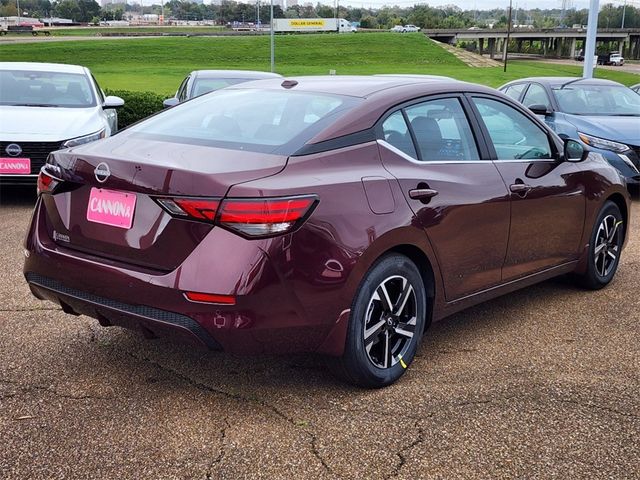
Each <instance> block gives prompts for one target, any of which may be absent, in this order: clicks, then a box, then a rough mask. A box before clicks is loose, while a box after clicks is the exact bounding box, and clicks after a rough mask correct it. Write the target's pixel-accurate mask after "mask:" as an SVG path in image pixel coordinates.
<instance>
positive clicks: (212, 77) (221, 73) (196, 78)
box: [164, 70, 282, 107]
mask: <svg viewBox="0 0 640 480" xmlns="http://www.w3.org/2000/svg"><path fill="white" fill-rule="evenodd" d="M265 78H282V76H281V75H278V74H277V73H270V72H257V71H253V70H195V71H193V72H191V73H190V74H189V75H187V77H186V78H185V79H184V80H183V81H182V83H181V84H180V87H178V91H177V92H176V94H175V96H174V97H171V98H167V99H166V100H165V101H164V106H165V107H173V106H175V105H177V104H178V103H181V102H184V101H187V100H189V99H190V98H193V97H198V96H200V95H204V94H205V93H209V92H213V91H214V90H219V89H221V88H225V87H228V86H229V85H236V84H238V83H242V82H250V81H253V80H263V79H265Z"/></svg>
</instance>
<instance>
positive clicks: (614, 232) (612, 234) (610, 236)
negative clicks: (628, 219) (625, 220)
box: [607, 222, 622, 243]
mask: <svg viewBox="0 0 640 480" xmlns="http://www.w3.org/2000/svg"><path fill="white" fill-rule="evenodd" d="M620 223H622V222H616V223H615V225H614V226H613V230H611V234H610V235H609V236H608V237H607V241H608V242H609V243H611V242H613V238H614V237H615V236H616V232H617V231H618V225H620Z"/></svg>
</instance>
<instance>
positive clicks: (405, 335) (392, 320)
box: [363, 275, 418, 369]
mask: <svg viewBox="0 0 640 480" xmlns="http://www.w3.org/2000/svg"><path fill="white" fill-rule="evenodd" d="M417 308H418V305H417V299H416V292H415V291H414V288H413V286H412V285H411V283H410V282H409V280H408V279H407V278H405V277H403V276H401V275H394V276H391V277H388V278H386V279H385V280H384V281H382V282H381V283H380V285H378V287H377V288H376V289H375V291H374V292H373V295H372V296H371V299H370V300H369V304H368V306H367V314H366V318H365V322H364V329H363V339H364V346H365V351H366V352H367V356H368V357H369V360H370V361H371V363H373V365H375V366H376V367H378V368H383V369H386V368H391V367H393V366H394V365H396V364H397V363H398V362H400V363H401V365H402V366H403V367H405V368H406V366H405V364H404V361H403V355H404V354H406V352H407V350H408V349H409V346H410V345H411V342H412V341H413V336H414V333H415V330H416V323H417V311H418V310H417Z"/></svg>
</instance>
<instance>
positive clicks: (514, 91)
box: [502, 83, 527, 100]
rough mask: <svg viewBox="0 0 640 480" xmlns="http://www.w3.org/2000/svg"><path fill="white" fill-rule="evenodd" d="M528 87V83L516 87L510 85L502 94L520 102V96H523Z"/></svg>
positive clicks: (518, 84)
mask: <svg viewBox="0 0 640 480" xmlns="http://www.w3.org/2000/svg"><path fill="white" fill-rule="evenodd" d="M526 86H527V84H526V83H517V84H516V85H510V86H508V87H507V88H505V89H504V90H503V91H502V93H504V94H505V95H507V96H508V97H511V98H513V99H514V100H520V95H522V91H523V90H524V87H526Z"/></svg>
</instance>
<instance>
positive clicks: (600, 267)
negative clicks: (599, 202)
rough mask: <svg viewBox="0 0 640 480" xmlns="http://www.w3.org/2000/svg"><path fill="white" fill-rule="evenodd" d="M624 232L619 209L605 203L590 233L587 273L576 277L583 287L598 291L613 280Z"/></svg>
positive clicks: (613, 204)
mask: <svg viewBox="0 0 640 480" xmlns="http://www.w3.org/2000/svg"><path fill="white" fill-rule="evenodd" d="M624 232H625V225H624V220H623V218H622V213H620V209H619V208H618V206H617V205H616V204H615V203H613V202H610V201H608V202H606V203H605V204H604V206H603V207H602V210H600V214H599V215H598V217H597V219H596V222H595V224H594V226H593V232H592V233H591V241H590V242H589V259H588V265H587V271H586V273H584V274H583V275H581V276H580V277H578V281H579V283H580V284H581V285H582V286H583V287H585V288H588V289H591V290H598V289H600V288H603V287H605V286H606V285H608V284H609V282H611V280H613V277H614V276H615V274H616V271H617V270H618V264H619V263H620V254H621V253H622V244H623V242H624Z"/></svg>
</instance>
